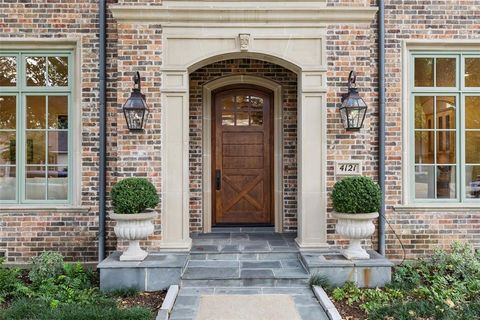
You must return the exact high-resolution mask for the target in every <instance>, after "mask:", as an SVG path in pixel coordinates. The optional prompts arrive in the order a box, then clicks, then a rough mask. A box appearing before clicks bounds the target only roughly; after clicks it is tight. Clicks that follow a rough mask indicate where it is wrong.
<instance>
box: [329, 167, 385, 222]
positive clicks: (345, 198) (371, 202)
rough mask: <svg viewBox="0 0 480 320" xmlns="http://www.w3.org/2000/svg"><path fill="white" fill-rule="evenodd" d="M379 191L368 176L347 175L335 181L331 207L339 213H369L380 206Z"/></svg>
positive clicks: (375, 210)
mask: <svg viewBox="0 0 480 320" xmlns="http://www.w3.org/2000/svg"><path fill="white" fill-rule="evenodd" d="M381 196H382V194H381V191H380V187H379V186H378V184H377V183H375V182H374V181H373V180H372V179H371V178H368V177H361V176H359V177H347V178H344V179H342V180H340V181H338V182H337V183H335V185H334V187H333V191H332V202H333V209H334V210H335V211H336V212H339V213H370V212H377V211H378V210H379V208H380V202H381Z"/></svg>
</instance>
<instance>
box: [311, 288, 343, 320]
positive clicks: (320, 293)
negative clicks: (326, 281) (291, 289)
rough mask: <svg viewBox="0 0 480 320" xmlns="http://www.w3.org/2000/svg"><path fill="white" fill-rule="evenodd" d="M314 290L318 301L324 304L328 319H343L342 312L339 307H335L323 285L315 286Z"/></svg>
mask: <svg viewBox="0 0 480 320" xmlns="http://www.w3.org/2000/svg"><path fill="white" fill-rule="evenodd" d="M312 290H313V293H314V294H315V296H316V297H317V299H318V301H319V302H320V305H321V306H322V308H323V310H324V311H325V313H326V314H327V317H328V319H330V320H342V317H341V316H340V313H339V312H338V310H337V308H335V305H334V304H333V302H332V301H331V300H330V298H329V297H328V295H327V293H326V292H325V290H323V289H322V287H318V286H313V287H312Z"/></svg>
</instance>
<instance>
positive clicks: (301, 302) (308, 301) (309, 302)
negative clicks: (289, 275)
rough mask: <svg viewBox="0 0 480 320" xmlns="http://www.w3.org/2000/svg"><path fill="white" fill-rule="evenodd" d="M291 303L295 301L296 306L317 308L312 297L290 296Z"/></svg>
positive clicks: (315, 300)
mask: <svg viewBox="0 0 480 320" xmlns="http://www.w3.org/2000/svg"><path fill="white" fill-rule="evenodd" d="M292 297H293V301H295V304H296V305H297V306H312V307H317V306H318V300H317V298H315V296H314V295H311V296H309V295H303V294H302V295H295V296H292Z"/></svg>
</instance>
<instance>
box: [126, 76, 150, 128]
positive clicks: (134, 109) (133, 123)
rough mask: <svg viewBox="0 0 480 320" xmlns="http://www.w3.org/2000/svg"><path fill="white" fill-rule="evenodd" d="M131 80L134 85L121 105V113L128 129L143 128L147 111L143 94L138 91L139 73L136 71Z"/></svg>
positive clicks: (139, 88)
mask: <svg viewBox="0 0 480 320" xmlns="http://www.w3.org/2000/svg"><path fill="white" fill-rule="evenodd" d="M133 82H134V87H133V90H132V93H131V94H130V98H128V100H127V102H125V104H124V105H123V114H124V115H125V120H126V121H127V127H128V129H129V130H132V131H133V130H143V127H144V125H145V123H146V121H147V118H148V113H149V111H148V107H147V103H146V102H145V95H144V94H142V92H141V91H140V90H141V87H140V73H139V72H138V71H137V73H136V74H135V76H134V77H133Z"/></svg>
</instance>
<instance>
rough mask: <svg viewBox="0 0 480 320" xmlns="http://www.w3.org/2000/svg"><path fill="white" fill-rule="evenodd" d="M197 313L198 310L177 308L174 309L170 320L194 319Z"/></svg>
mask: <svg viewBox="0 0 480 320" xmlns="http://www.w3.org/2000/svg"><path fill="white" fill-rule="evenodd" d="M196 313H197V310H195V309H193V308H188V309H176V308H175V307H174V308H173V312H172V314H171V316H170V318H169V320H183V319H190V320H192V319H194V318H195V314H196Z"/></svg>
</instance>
